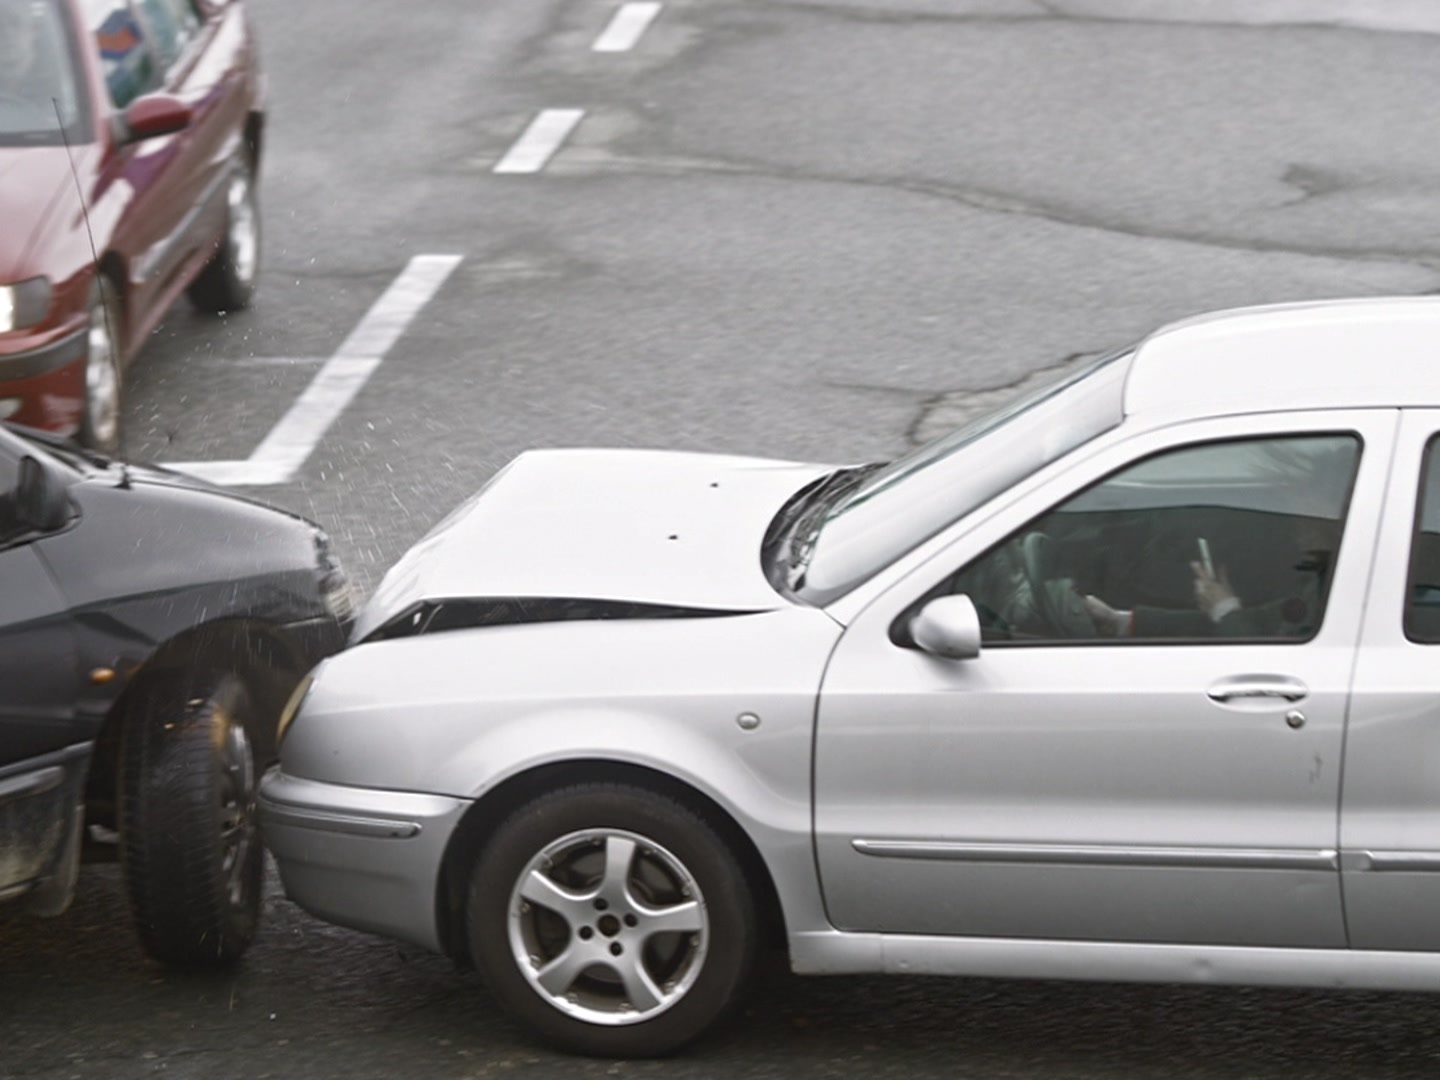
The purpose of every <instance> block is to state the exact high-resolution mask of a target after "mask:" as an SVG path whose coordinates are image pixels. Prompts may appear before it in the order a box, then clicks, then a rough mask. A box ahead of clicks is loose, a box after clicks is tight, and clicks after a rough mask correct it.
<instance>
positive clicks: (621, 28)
mask: <svg viewBox="0 0 1440 1080" xmlns="http://www.w3.org/2000/svg"><path fill="white" fill-rule="evenodd" d="M661 6H662V5H660V4H656V3H635V4H623V5H621V7H620V9H619V10H618V11H616V12H615V17H614V18H612V19H611V20H610V25H609V26H607V27H606V28H605V30H604V32H603V33H602V34H601V35H600V36H599V37H598V38H596V39H595V44H594V45H592V46H590V48H591V50H592V51H593V52H629V51H630V50H631V49H633V48H634V47H635V44H636V43H637V42H638V41H639V40H640V38H641V37H642V36H643V35H644V33H645V31H646V30H648V29H649V28H650V24H651V23H652V22H654V21H655V16H656V15H659V14H660V8H661Z"/></svg>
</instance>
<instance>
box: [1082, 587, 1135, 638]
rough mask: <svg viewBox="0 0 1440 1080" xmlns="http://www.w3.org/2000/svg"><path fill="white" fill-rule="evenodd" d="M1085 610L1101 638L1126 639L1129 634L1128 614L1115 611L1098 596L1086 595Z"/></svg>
mask: <svg viewBox="0 0 1440 1080" xmlns="http://www.w3.org/2000/svg"><path fill="white" fill-rule="evenodd" d="M1085 610H1086V611H1088V612H1089V613H1090V618H1091V619H1093V620H1094V622H1095V629H1096V630H1097V631H1098V632H1099V634H1100V636H1101V637H1126V636H1128V635H1129V633H1130V612H1128V611H1116V610H1115V609H1114V608H1112V607H1111V606H1110V605H1109V604H1107V603H1105V601H1104V600H1101V599H1100V598H1099V597H1098V596H1090V595H1086V597H1085Z"/></svg>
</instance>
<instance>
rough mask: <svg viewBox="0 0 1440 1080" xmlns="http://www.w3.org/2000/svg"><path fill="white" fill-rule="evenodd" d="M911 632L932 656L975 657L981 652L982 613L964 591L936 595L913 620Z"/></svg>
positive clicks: (971, 658)
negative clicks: (950, 594)
mask: <svg viewBox="0 0 1440 1080" xmlns="http://www.w3.org/2000/svg"><path fill="white" fill-rule="evenodd" d="M910 636H911V638H913V639H914V641H915V644H916V645H918V646H920V648H922V649H924V650H925V651H926V652H927V653H930V654H931V655H932V656H939V657H943V658H944V659H946V660H973V659H974V658H975V657H977V656H979V655H980V614H979V612H977V611H976V610H975V603H974V601H972V600H971V599H970V597H968V596H966V595H965V594H964V593H957V594H955V595H953V596H940V597H936V598H935V599H934V600H931V601H930V602H929V603H928V604H926V605H925V606H924V607H923V608H921V609H920V610H919V611H918V612H917V613H916V615H915V617H914V618H913V619H911V620H910Z"/></svg>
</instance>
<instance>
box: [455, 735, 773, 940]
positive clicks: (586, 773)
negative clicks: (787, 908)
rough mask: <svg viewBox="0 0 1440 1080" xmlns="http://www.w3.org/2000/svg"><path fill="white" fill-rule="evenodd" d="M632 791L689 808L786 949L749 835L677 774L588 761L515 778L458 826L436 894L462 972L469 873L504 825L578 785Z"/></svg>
mask: <svg viewBox="0 0 1440 1080" xmlns="http://www.w3.org/2000/svg"><path fill="white" fill-rule="evenodd" d="M594 782H611V783H625V784H632V785H634V786H635V787H641V788H645V789H647V790H649V791H653V792H655V793H657V794H660V795H667V796H669V797H671V798H673V799H675V800H676V801H678V802H680V803H683V804H684V805H685V806H687V807H689V808H690V809H691V810H693V811H694V812H695V813H696V814H698V815H700V816H701V817H702V818H704V819H705V821H706V822H708V823H709V824H710V826H711V827H712V828H714V829H715V830H716V831H717V832H718V833H719V834H720V835H721V837H722V838H723V839H724V840H725V841H726V843H728V844H729V845H730V847H731V849H732V850H733V851H734V852H735V855H736V857H737V858H738V859H739V860H740V865H741V869H742V871H743V872H744V874H745V878H746V881H747V882H748V883H749V885H750V887H751V889H752V890H753V892H754V895H755V900H756V904H757V906H758V908H759V913H760V921H761V927H762V934H763V938H762V941H763V943H764V944H765V945H767V946H771V947H774V948H778V949H784V948H785V947H786V942H787V937H786V924H785V913H784V908H783V907H782V905H781V903H780V896H779V892H778V890H777V889H776V886H775V880H774V877H773V876H772V874H771V872H770V868H769V866H768V865H767V864H766V862H765V859H764V857H763V856H762V855H761V854H760V849H759V848H758V847H757V846H756V845H755V842H754V840H753V839H752V838H751V837H750V834H749V833H748V832H747V831H746V830H745V828H744V827H743V826H742V825H741V824H740V822H739V821H737V820H736V818H735V817H734V815H733V814H731V813H730V812H729V811H728V810H727V809H726V808H725V807H723V806H721V805H720V803H718V802H716V801H715V799H714V798H712V797H711V796H709V795H708V794H706V793H705V792H703V791H701V790H700V789H699V788H697V787H695V786H694V785H693V784H690V783H687V782H686V781H684V780H681V779H679V778H678V777H675V776H672V775H670V774H669V773H665V772H662V771H661V770H659V769H655V768H651V767H650V766H647V765H639V764H635V763H633V762H627V761H614V760H607V759H595V758H584V759H577V760H572V761H559V762H549V763H546V764H543V765H537V766H535V767H533V768H530V769H527V770H525V771H524V772H520V773H517V774H516V775H514V776H510V777H507V778H506V779H505V780H504V781H503V782H502V783H500V784H498V785H496V786H495V788H494V789H492V790H491V791H489V792H487V793H485V794H484V795H483V796H481V797H480V798H478V799H476V800H475V802H474V804H473V805H471V807H470V809H469V810H467V811H466V812H465V816H464V817H463V818H461V820H460V823H459V825H457V826H456V828H455V831H454V833H453V835H452V836H451V838H450V842H449V844H448V845H447V846H446V850H445V856H444V858H443V859H442V860H441V864H440V880H439V881H438V882H437V883H436V890H435V906H436V911H435V922H436V928H437V931H438V934H439V938H440V944H441V947H442V948H443V949H444V951H445V953H446V955H448V956H450V957H451V958H452V959H453V960H454V961H455V962H456V963H458V964H461V965H462V966H469V965H470V962H471V961H470V949H469V942H468V940H467V933H466V920H465V899H466V893H467V885H468V876H469V875H468V868H469V867H470V866H472V865H473V864H474V860H475V858H476V856H477V855H478V854H479V852H480V851H481V850H482V849H483V848H484V846H485V843H486V841H487V840H488V839H489V838H490V836H491V835H492V834H493V833H494V832H495V830H496V829H497V828H498V827H499V826H500V824H501V823H502V822H503V821H504V820H505V819H506V818H507V817H508V816H509V815H510V814H511V813H512V812H513V811H515V810H517V809H519V808H520V807H521V806H523V805H524V804H525V803H527V802H529V801H531V800H532V799H534V798H536V797H538V796H540V795H542V794H544V793H545V792H547V791H551V790H554V789H556V788H559V787H565V786H568V785H572V784H577V783H594Z"/></svg>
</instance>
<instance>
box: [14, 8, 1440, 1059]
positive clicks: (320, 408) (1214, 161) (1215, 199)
mask: <svg viewBox="0 0 1440 1080" xmlns="http://www.w3.org/2000/svg"><path fill="white" fill-rule="evenodd" d="M249 2H250V6H251V8H252V10H253V13H254V17H255V19H256V22H257V24H258V27H259V30H260V35H261V43H262V46H263V47H264V58H265V62H266V67H267V69H268V72H269V75H270V116H271V119H270V126H269V131H268V144H267V148H266V158H265V161H264V164H263V169H262V199H263V202H264V224H265V228H266V240H265V251H264V271H263V274H262V280H261V289H262V291H261V295H260V297H259V300H258V302H257V304H256V306H255V307H254V308H253V309H252V310H250V311H247V312H245V313H243V314H236V315H233V316H230V317H227V318H224V319H219V320H216V319H208V318H203V317H201V316H199V315H196V314H193V313H191V312H189V311H187V310H183V309H180V310H177V311H176V313H175V314H174V315H173V316H172V317H171V318H169V319H168V320H167V321H166V322H165V323H164V325H163V326H162V327H161V328H160V330H159V331H158V332H157V334H156V336H155V339H154V340H153V341H152V342H151V344H150V345H149V347H148V348H147V350H146V352H145V354H144V355H143V356H142V357H141V360H140V362H139V363H138V364H137V365H136V366H135V367H134V368H132V370H131V374H130V382H129V387H128V390H129V393H130V401H129V408H128V425H129V435H128V439H129V447H128V449H129V452H130V454H131V455H132V456H134V457H137V458H150V459H156V460H162V461H168V462H182V463H196V462H208V463H221V464H219V465H215V464H212V465H211V466H209V468H210V470H211V473H212V474H214V475H220V474H226V475H228V476H229V478H230V479H232V480H240V481H243V482H245V483H247V484H252V485H255V486H250V487H247V488H245V490H248V491H252V492H254V493H256V494H259V495H261V496H262V497H265V498H267V499H270V500H272V501H274V502H276V503H278V504H280V505H283V506H287V507H290V508H293V509H296V510H299V511H301V512H304V513H306V514H309V515H311V516H313V517H315V518H316V519H318V520H320V521H321V522H322V523H324V524H325V525H326V526H327V527H328V528H329V529H330V530H331V532H332V533H333V534H334V536H335V538H336V540H337V544H338V546H339V549H340V552H341V554H342V555H343V556H344V558H345V559H346V561H347V565H348V566H349V568H350V569H351V571H352V574H353V575H354V577H355V578H356V581H357V583H358V584H359V586H360V587H361V589H362V591H366V590H368V589H369V588H372V587H373V586H374V584H375V583H376V582H377V581H378V580H379V577H380V575H381V574H382V573H383V572H384V570H385V569H386V568H387V567H388V566H389V565H390V564H391V563H392V562H393V561H394V560H395V558H396V557H397V556H398V555H399V554H400V553H401V552H402V551H403V550H404V549H405V548H406V547H407V546H408V545H409V544H410V543H412V542H413V541H414V540H415V539H417V538H418V537H419V536H420V535H421V534H423V533H424V532H425V531H426V530H427V529H428V528H429V527H430V526H431V525H432V524H434V523H435V522H436V521H437V520H438V519H439V518H440V517H441V516H443V514H444V513H445V512H446V511H447V510H448V509H449V508H450V507H451V506H452V505H453V504H454V503H455V502H456V501H458V500H459V499H460V498H462V497H463V496H465V495H467V494H468V493H470V492H471V491H473V490H474V489H475V488H476V487H478V486H479V485H480V484H481V483H483V482H484V480H485V479H486V478H487V477H488V476H489V475H490V474H491V473H492V472H493V471H494V470H495V469H497V468H498V467H500V466H501V465H502V464H504V462H505V461H507V460H508V459H509V458H511V457H512V456H513V455H515V454H516V453H518V452H520V451H521V450H524V449H526V448H528V447H533V446H545V445H549V446H554V445H565V446H580V445H604V446H661V447H673V448H681V449H692V450H711V451H723V452H738V453H751V454H759V455H765V456H772V457H783V458H796V459H808V460H827V461H834V462H850V461H862V460H872V459H877V458H883V457H888V456H892V455H894V454H896V453H899V452H902V451H904V450H906V449H907V448H909V447H910V446H913V445H915V444H916V443H917V442H918V441H921V440H924V439H926V438H928V437H931V436H933V435H935V434H938V433H940V432H941V431H943V430H945V429H946V428H947V427H948V426H950V425H953V424H954V423H955V422H956V421H957V420H958V419H959V418H961V417H962V416H964V415H965V414H966V412H967V411H968V410H971V409H974V408H976V407H977V406H978V405H980V404H983V403H985V402H987V401H991V400H994V398H995V396H996V395H995V392H996V391H999V390H1002V389H1003V388H1004V387H1006V386H1009V385H1012V384H1015V383H1017V382H1020V381H1022V380H1024V379H1025V378H1026V377H1027V376H1029V375H1031V374H1032V373H1034V372H1037V371H1040V370H1042V369H1049V368H1054V367H1056V366H1058V365H1062V364H1064V363H1066V362H1068V361H1069V360H1071V359H1073V358H1074V357H1076V356H1077V355H1085V354H1091V353H1095V352H1098V351H1100V350H1104V349H1109V348H1113V347H1116V346H1120V345H1124V344H1126V343H1128V342H1130V341H1133V340H1134V339H1136V338H1138V337H1139V336H1140V335H1142V334H1143V333H1144V332H1146V331H1147V330H1148V329H1150V328H1152V327H1154V326H1156V325H1158V324H1160V323H1163V322H1165V321H1168V320H1171V319H1174V318H1178V317H1182V316H1185V315H1188V314H1192V313H1195V312H1199V311H1204V310H1208V309H1213V308H1218V307H1226V306H1233V305H1239V304H1250V303H1261V302H1270V301H1282V300H1295V299H1306V298H1316V297H1329V296H1342V295H1376V294H1384V293H1404V294H1415V293H1426V292H1433V291H1437V290H1440V140H1437V139H1436V138H1435V135H1434V132H1435V128H1434V108H1433V104H1434V102H1436V101H1437V100H1440V10H1437V9H1436V8H1435V6H1434V5H1433V4H1429V3H1427V2H1425V0H1393V2H1390V3H1381V2H1378V0H1377V2H1369V3H1367V2H1354V0H1348V2H1347V0H1207V2H1206V3H1205V4H1195V3H1176V2H1165V0H1033V2H1027V0H848V2H835V3H826V2H818V0H766V2H760V0H750V2H745V0H664V3H663V5H662V8H661V10H660V13H659V15H658V17H656V18H655V19H654V20H653V22H651V23H649V24H647V25H646V26H645V27H644V28H643V32H640V33H639V34H638V36H637V37H636V38H635V40H634V41H633V42H631V43H630V44H629V45H628V46H626V47H624V48H623V49H618V50H616V51H601V50H597V49H596V48H595V45H596V44H597V42H599V41H600V40H601V39H602V38H603V37H604V36H605V35H606V30H607V27H608V26H609V25H610V21H611V18H612V16H613V15H614V14H615V12H616V9H617V8H618V6H619V0H563V2H557V0H423V2H418V3H396V2H393V0H392V2H382V0H304V2H303V3H301V2H297V0H249ZM1187 18H1188V19H1190V20H1196V19H1203V20H1204V21H1185V20H1186V19H1187ZM611 44H612V45H613V44H614V41H613V39H612V42H611ZM537 118H538V122H537ZM527 132H529V135H527ZM497 167H498V168H499V171H497ZM407 275H408V276H407ZM397 282H399V283H400V284H399V285H397ZM1361 359H1362V360H1363V361H1365V362H1373V360H1374V359H1375V358H1361ZM357 360H360V361H365V362H364V363H358V364H357V363H356V361H357ZM277 431H280V432H282V433H284V434H285V435H286V436H287V438H286V439H284V440H279V441H280V442H283V443H284V444H285V445H286V446H288V447H289V448H290V451H289V452H290V457H289V458H288V459H284V460H282V458H284V455H281V456H280V457H277V456H276V455H275V453H274V447H275V446H276V445H277V439H276V437H275V432H277ZM292 436H293V438H291V437H292ZM297 446H298V447H299V450H298V452H297V451H296V450H295V448H296V447H297ZM277 462H279V464H278V465H277ZM287 462H288V463H287ZM261 481H265V482H264V483H263V484H262V483H261ZM1437 1068H1440V997H1435V998H1431V997H1425V996H1416V995H1400V994H1341V993H1324V992H1309V991H1307V992H1291V991H1276V990H1267V991H1259V990H1232V989H1219V988H1201V987H1145V986H1108V985H1098V984H1097V985H1079V984H1077V985H1066V984H1058V983H1019V982H993V981H978V980H974V981H959V980H933V981H931V980H914V979H891V980H885V979H878V978H877V979H852V978H846V979H824V980H801V979H797V978H794V977H792V976H788V975H786V974H784V973H783V972H778V973H775V974H772V975H770V976H769V977H767V978H766V979H764V980H763V981H762V983H761V985H760V986H759V987H757V989H756V992H755V994H754V996H753V997H752V999H751V1000H750V1002H749V1003H748V1005H747V1008H746V1009H745V1011H744V1012H743V1013H742V1015H741V1016H740V1017H739V1019H738V1020H737V1022H736V1023H734V1024H732V1025H731V1026H730V1027H728V1028H726V1029H724V1030H723V1031H722V1032H720V1033H718V1034H717V1035H716V1036H715V1037H713V1038H711V1039H709V1040H708V1041H706V1042H705V1043H703V1044H701V1045H700V1046H698V1047H696V1048H695V1049H694V1050H693V1051H692V1052H691V1053H689V1054H687V1055H686V1056H684V1057H682V1058H680V1059H677V1060H674V1061H669V1062H658V1063H618V1064H617V1063H605V1062H599V1063H597V1062H585V1061H573V1060H570V1059H564V1058H560V1057H557V1056H556V1055H554V1054H552V1053H550V1052H549V1051H547V1050H544V1049H543V1048H538V1047H536V1046H534V1045H533V1044H531V1043H529V1042H527V1041H526V1040H525V1039H524V1038H523V1037H522V1036H521V1035H520V1033H519V1032H518V1031H517V1029H515V1028H514V1027H512V1026H511V1025H510V1024H509V1023H508V1022H507V1021H506V1020H505V1019H504V1018H503V1017H502V1016H500V1014H499V1013H498V1011H497V1010H496V1008H495V1007H494V1005H493V1003H492V1002H491V1001H489V1000H488V999H487V997H486V995H485V993H484V991H483V990H482V989H481V988H480V986H479V985H478V981H477V980H476V979H475V978H474V977H473V976H472V975H468V974H465V973H460V972H456V971H454V970H453V969H452V968H451V967H450V965H449V964H448V963H447V962H445V961H443V960H441V959H439V958H437V957H431V956H428V955H425V954H422V953H418V952H415V951H412V950H409V949H406V948H402V947H398V946H396V945H394V944H391V943H389V942H385V941H382V940H379V939H375V938H370V937H367V936H365V935H361V934H355V933H351V932H349V931H343V930H338V929H335V928H331V927H327V926H324V925H323V924H320V923H318V922H316V921H315V920H313V919H310V918H309V917H308V916H306V915H304V914H303V913H301V912H300V911H298V910H297V909H296V908H295V907H294V906H293V905H292V904H290V903H289V902H287V901H285V900H284V899H283V898H282V897H281V896H280V895H279V892H278V889H277V888H276V887H275V884H274V882H273V881H272V883H271V892H270V896H269V900H268V902H267V924H266V927H265V930H264V931H263V934H262V937H261V939H260V940H259V941H258V942H257V945H256V947H255V948H254V949H253V950H252V951H251V953H250V954H249V956H248V958H247V959H246V961H245V962H244V963H243V964H242V965H241V966H240V967H239V968H238V969H237V971H235V972H233V973H229V974H226V975H223V976H216V977H205V978H196V977H180V976H177V975H174V974H172V973H169V972H167V971H165V970H163V969H161V968H159V967H156V966H153V965H150V964H148V963H146V962H145V961H143V960H142V959H141V958H140V957H139V954H138V951H137V949H136V947H135V945H134V944H133V942H132V939H131V936H130V932H129V928H128V926H127V925H126V921H125V915H124V908H123V905H122V903H121V900H120V895H119V880H118V875H117V874H116V872H115V870H114V868H113V867H100V868H95V869H92V870H91V871H90V872H89V874H88V875H87V877H86V879H85V884H84V886H83V889H82V893H81V895H80V898H79V900H78V901H77V904H76V907H75V908H74V909H73V910H72V911H71V912H70V913H69V914H68V915H66V916H65V917H63V918H61V919H58V920H54V921H49V922H16V921H11V922H8V923H4V924H0V1076H3V1077H12V1076H13V1077H47V1078H49V1077H55V1078H62V1077H71V1076H75V1077H132V1076H133V1077H142V1076H153V1075H161V1074H163V1075H170V1076H195V1077H207V1078H208V1077H225V1076H236V1077H261V1076H267V1075H269V1076H276V1077H281V1076H306V1077H315V1078H320V1080H324V1078H329V1077H336V1078H339V1077H346V1078H350V1077H370V1076H390V1075H404V1076H410V1077H419V1078H429V1077H437V1078H438V1077H452V1076H453V1077H460V1076H484V1077H501V1076H517V1077H523V1076H554V1075H558V1074H559V1073H560V1072H561V1071H562V1070H563V1071H564V1072H565V1073H566V1074H567V1075H575V1076H636V1077H650V1076H665V1077H670V1076H674V1077H711V1076H714V1077H727V1078H730V1077H735V1078H759V1077H770V1076H785V1077H787V1080H788V1078H792V1077H793V1078H799V1077H812V1076H837V1075H847V1076H848V1075H853V1074H855V1073H858V1072H861V1071H863V1072H865V1073H868V1074H871V1075H874V1076H889V1075H895V1076H906V1077H921V1078H923V1077H942V1076H943V1077H954V1076H975V1077H1077V1078H1078V1077H1122V1076H1123V1077H1133V1076H1145V1077H1254V1076H1285V1077H1294V1076H1304V1077H1309V1076H1335V1077H1341V1076H1345V1077H1350V1076H1357V1075H1365V1076H1417V1077H1418V1076H1425V1077H1431V1076H1434V1075H1435V1074H1436V1070H1437Z"/></svg>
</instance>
